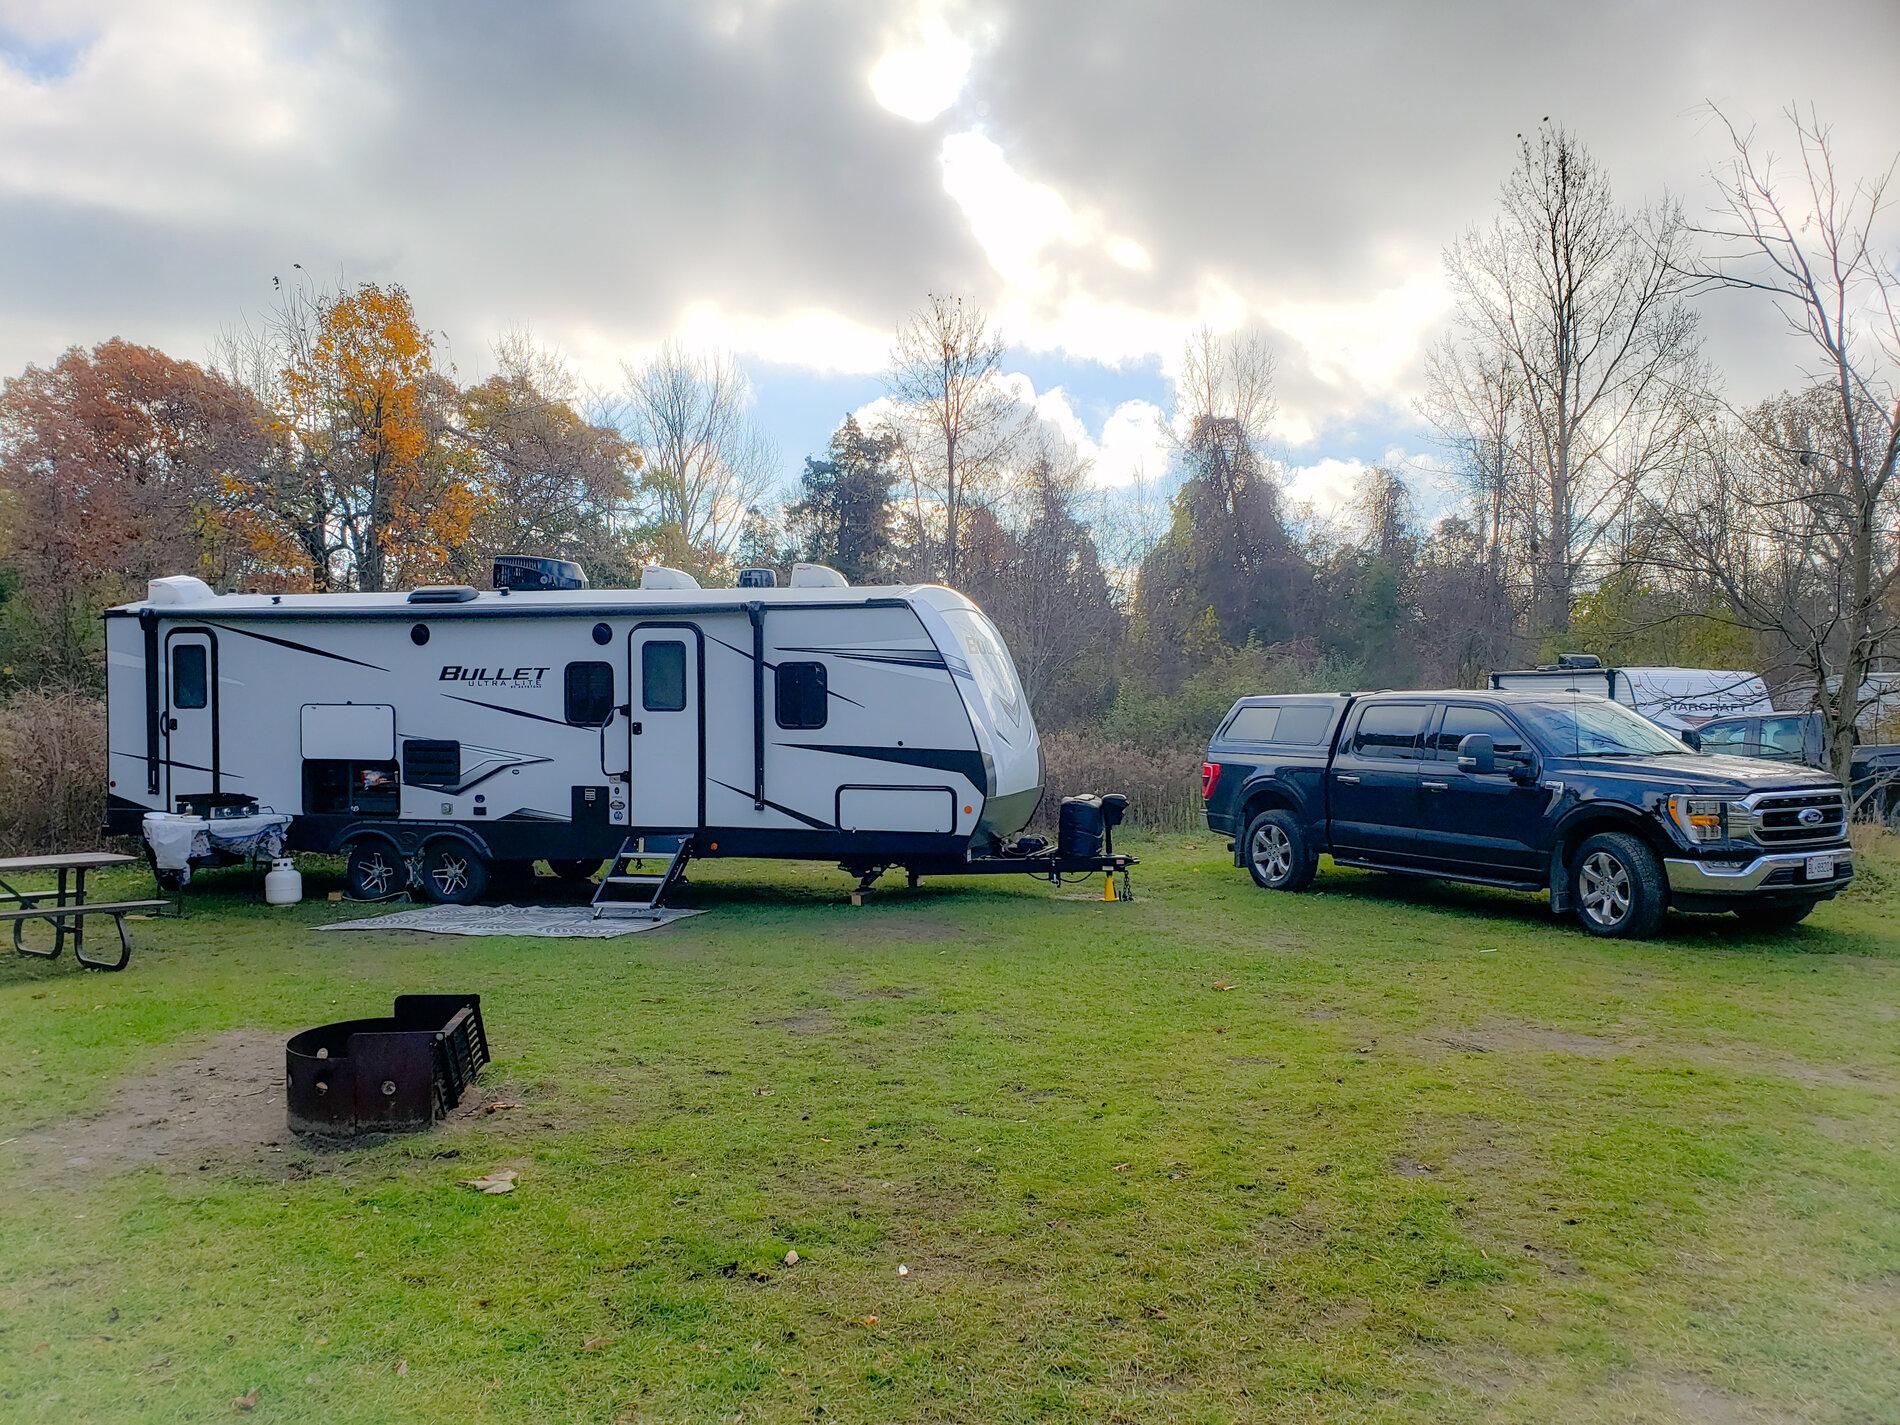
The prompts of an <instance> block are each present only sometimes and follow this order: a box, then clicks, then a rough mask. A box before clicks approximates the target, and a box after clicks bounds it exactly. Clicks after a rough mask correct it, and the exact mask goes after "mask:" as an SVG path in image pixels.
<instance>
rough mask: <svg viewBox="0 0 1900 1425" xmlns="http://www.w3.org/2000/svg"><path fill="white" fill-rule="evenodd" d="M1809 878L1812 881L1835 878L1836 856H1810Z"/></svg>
mask: <svg viewBox="0 0 1900 1425" xmlns="http://www.w3.org/2000/svg"><path fill="white" fill-rule="evenodd" d="M1808 879H1809V880H1810V881H1831V880H1833V879H1834V858H1833V857H1832V856H1810V857H1808Z"/></svg>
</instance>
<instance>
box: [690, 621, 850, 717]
mask: <svg viewBox="0 0 1900 1425" xmlns="http://www.w3.org/2000/svg"><path fill="white" fill-rule="evenodd" d="M706 637H707V638H709V639H711V640H712V641H713V642H714V643H716V644H718V645H719V646H720V647H721V648H730V649H732V651H733V652H734V653H736V654H738V655H739V656H740V657H741V658H743V659H745V660H746V662H748V663H750V662H751V661H752V653H751V651H750V650H749V649H745V648H740V647H737V646H736V645H734V644H730V643H727V642H726V640H725V639H723V638H718V637H715V636H714V635H713V634H710V633H709V634H707V635H706ZM787 651H789V652H793V653H815V652H819V651H821V650H818V649H806V648H794V649H790V650H787ZM765 666H766V667H768V668H770V669H771V670H772V671H773V672H774V673H776V672H777V671H778V664H776V663H774V662H773V661H772V660H771V659H770V658H767V659H766V660H765ZM825 691H826V692H827V693H829V694H830V695H831V696H832V697H834V698H836V699H837V700H838V701H839V702H841V703H849V704H851V706H852V707H854V708H861V707H863V706H864V704H863V703H861V702H859V701H858V700H857V699H856V698H847V697H846V696H845V695H844V694H843V693H841V692H839V691H838V690H837V689H836V688H833V687H831V686H829V685H827V686H826V688H825Z"/></svg>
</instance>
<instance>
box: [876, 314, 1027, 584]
mask: <svg viewBox="0 0 1900 1425" xmlns="http://www.w3.org/2000/svg"><path fill="white" fill-rule="evenodd" d="M1002 365H1003V342H1002V338H1001V337H1000V336H998V335H997V334H996V332H995V331H993V330H992V329H991V327H990V324H989V319H988V318H987V317H986V316H985V315H984V314H983V312H982V310H981V309H980V308H978V307H976V306H974V305H967V304H966V303H965V302H964V300H963V298H961V297H944V296H938V295H936V294H934V293H933V294H932V295H931V297H930V299H929V300H928V301H927V302H925V304H924V306H923V307H922V309H921V310H919V311H918V312H917V313H916V314H915V315H913V316H912V317H911V318H910V319H909V320H908V321H907V322H905V323H904V325H903V326H901V327H900V328H898V332H897V345H896V347H895V348H894V349H893V350H892V352H891V369H890V373H889V375H888V376H887V377H886V382H885V384H886V386H887V387H888V389H889V391H890V394H891V397H892V398H893V399H894V400H895V401H896V402H897V403H898V404H899V406H900V407H902V408H903V409H902V411H901V413H900V418H899V419H898V420H896V421H894V422H893V426H894V428H895V429H896V430H897V431H898V432H899V434H900V435H901V436H903V438H904V442H905V446H906V452H905V457H904V459H905V463H906V465H907V466H908V467H909V470H910V473H911V475H912V477H913V486H914V488H921V487H920V484H919V483H918V480H919V474H918V472H919V467H920V465H921V464H923V463H925V462H928V464H929V465H930V466H931V467H932V468H933V470H934V472H935V474H936V476H937V477H938V478H937V482H936V483H938V485H939V486H940V488H941V491H942V497H943V511H944V538H943V549H944V577H945V579H946V581H947V582H949V583H951V584H955V583H956V581H957V553H958V529H957V526H958V521H959V519H960V517H961V515H962V507H963V505H964V503H965V500H966V497H967V486H968V485H969V483H970V478H971V475H972V474H977V473H981V472H982V471H983V470H984V469H985V468H986V467H987V466H988V465H989V463H990V462H992V461H993V460H994V459H995V458H996V457H997V455H998V454H999V453H1000V450H1001V448H1002V447H1003V445H1004V444H1005V443H1006V441H1007V437H1008V434H1009V427H1010V424H1011V422H1010V420H1009V417H1010V409H1011V408H1010V401H1009V398H1008V395H1007V393H1005V392H1004V391H1002V390H1001V389H1000V388H999V386H998V384H997V380H996V378H997V377H998V376H999V375H1000V374H1001V372H1002ZM917 504H918V507H919V510H920V512H921V505H922V499H921V495H919V498H918V500H917Z"/></svg>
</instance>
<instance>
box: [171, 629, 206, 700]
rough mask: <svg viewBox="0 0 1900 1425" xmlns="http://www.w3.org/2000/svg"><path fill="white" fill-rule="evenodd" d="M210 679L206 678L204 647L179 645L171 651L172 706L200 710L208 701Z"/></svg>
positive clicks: (187, 644)
mask: <svg viewBox="0 0 1900 1425" xmlns="http://www.w3.org/2000/svg"><path fill="white" fill-rule="evenodd" d="M210 688H211V682H210V679H209V678H208V677H207V676H206V668H205V646H204V645H203V644H202V643H181V644H179V645H178V646H177V647H175V648H174V649H172V706H173V707H175V708H201V707H203V706H205V704H206V703H207V702H209V701H210Z"/></svg>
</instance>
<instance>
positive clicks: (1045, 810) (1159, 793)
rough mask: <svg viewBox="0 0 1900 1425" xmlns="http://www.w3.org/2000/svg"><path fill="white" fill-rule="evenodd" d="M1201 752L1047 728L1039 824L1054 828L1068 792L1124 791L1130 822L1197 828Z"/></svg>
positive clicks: (1099, 732)
mask: <svg viewBox="0 0 1900 1425" xmlns="http://www.w3.org/2000/svg"><path fill="white" fill-rule="evenodd" d="M1222 711H1225V709H1224V708H1223V709H1222ZM1202 752H1203V749H1202V748H1200V747H1175V748H1154V747H1138V746H1136V745H1135V744H1133V743H1132V742H1129V741H1127V740H1125V739H1122V738H1117V737H1114V736H1112V735H1111V734H1109V733H1107V732H1105V731H1102V730H1099V729H1098V730H1094V731H1089V732H1052V733H1048V734H1047V735H1045V736H1044V737H1043V739H1042V756H1043V772H1044V780H1045V783H1046V787H1047V790H1046V791H1045V792H1044V793H1043V798H1042V810H1041V811H1040V812H1038V813H1037V816H1036V824H1037V826H1038V828H1040V829H1042V830H1045V831H1053V830H1054V829H1055V824H1056V808H1057V807H1059V806H1060V805H1061V804H1062V799H1063V798H1064V797H1071V796H1079V795H1081V794H1083V793H1085V792H1095V793H1103V792H1121V793H1124V794H1125V795H1126V796H1127V797H1128V820H1129V823H1130V824H1131V825H1134V826H1138V827H1141V828H1143V829H1144V830H1148V831H1193V830H1196V829H1197V828H1199V827H1200V826H1201V824H1202V823H1201V757H1202Z"/></svg>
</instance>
